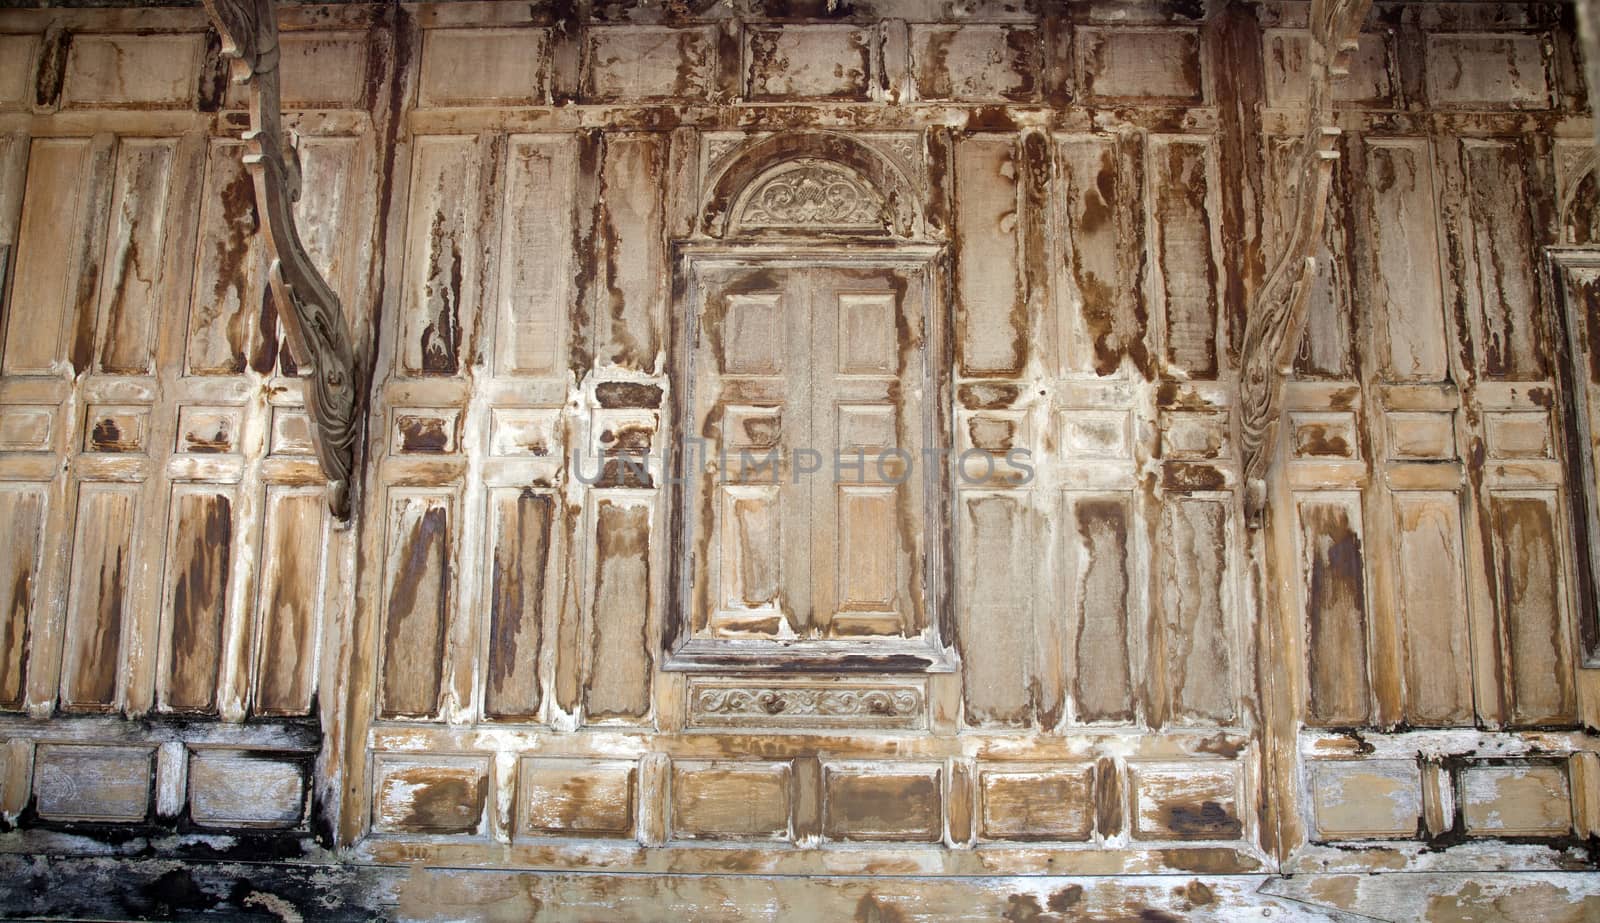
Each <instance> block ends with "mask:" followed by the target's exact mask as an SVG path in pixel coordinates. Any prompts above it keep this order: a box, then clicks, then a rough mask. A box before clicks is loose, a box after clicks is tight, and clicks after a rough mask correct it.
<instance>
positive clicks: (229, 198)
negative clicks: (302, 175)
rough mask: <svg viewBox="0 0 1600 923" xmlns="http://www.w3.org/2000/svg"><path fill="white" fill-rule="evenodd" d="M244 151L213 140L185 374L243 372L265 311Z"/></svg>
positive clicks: (252, 194)
mask: <svg viewBox="0 0 1600 923" xmlns="http://www.w3.org/2000/svg"><path fill="white" fill-rule="evenodd" d="M242 151H243V146H242V145H241V144H239V143H237V142H232V141H213V142H212V144H211V148H210V150H209V152H208V153H207V155H206V179H205V183H204V184H203V185H202V186H201V188H200V203H201V204H200V242H199V249H198V252H197V253H196V255H195V269H194V292H193V294H192V296H191V301H190V305H189V339H188V350H187V356H188V372H189V374H191V375H234V374H238V373H240V372H243V371H244V369H245V363H246V361H247V358H248V351H249V350H250V348H251V345H252V344H253V343H254V341H255V337H254V336H253V331H254V330H255V329H256V328H257V327H258V325H259V320H258V317H259V314H260V312H261V311H263V310H264V309H265V303H264V302H263V296H264V294H265V291H266V266H265V261H264V259H263V258H262V251H261V243H260V238H259V237H258V236H257V234H256V232H257V230H258V229H259V227H260V219H259V216H258V214H257V212H256V197H255V187H254V183H253V181H252V180H251V178H250V172H249V171H248V170H247V169H245V166H244V162H243V161H242V160H241V155H242Z"/></svg>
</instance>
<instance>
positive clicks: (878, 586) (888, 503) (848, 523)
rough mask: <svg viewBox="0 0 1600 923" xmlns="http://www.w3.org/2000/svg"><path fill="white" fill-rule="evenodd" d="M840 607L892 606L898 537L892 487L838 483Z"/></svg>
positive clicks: (880, 608) (869, 609) (863, 609)
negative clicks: (846, 485) (842, 485)
mask: <svg viewBox="0 0 1600 923" xmlns="http://www.w3.org/2000/svg"><path fill="white" fill-rule="evenodd" d="M838 490H839V538H840V542H839V565H838V566H839V584H838V585H839V608H840V609H842V610H847V611H858V612H891V611H893V610H894V609H895V601H896V600H895V586H896V584H897V583H898V582H899V580H898V576H899V572H898V564H899V561H898V557H899V554H898V552H899V548H900V543H899V541H898V534H897V531H896V530H897V529H898V527H899V516H898V507H897V504H896V503H895V495H896V493H897V488H894V487H840V488H838Z"/></svg>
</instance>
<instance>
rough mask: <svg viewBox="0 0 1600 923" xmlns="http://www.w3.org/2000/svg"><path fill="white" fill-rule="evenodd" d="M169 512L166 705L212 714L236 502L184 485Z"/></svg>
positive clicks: (206, 488)
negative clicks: (234, 504) (170, 523)
mask: <svg viewBox="0 0 1600 923" xmlns="http://www.w3.org/2000/svg"><path fill="white" fill-rule="evenodd" d="M170 510H171V512H170V513H169V516H170V519H171V522H172V526H171V528H170V529H169V531H168V542H167V583H166V587H167V590H166V593H165V603H166V605H165V607H164V608H165V609H166V627H167V637H166V638H164V639H163V643H164V646H165V647H166V652H165V653H166V656H165V658H164V660H165V667H166V669H165V671H164V673H165V675H164V676H163V680H164V682H163V683H162V689H161V705H162V706H163V707H165V708H168V709H171V710H174V711H199V712H205V711H211V710H212V709H213V708H214V706H215V705H216V692H217V678H218V665H219V662H220V660H221V654H222V627H223V618H224V617H225V615H226V611H227V605H228V577H229V574H230V568H231V560H232V556H233V547H234V536H233V501H232V498H231V496H230V495H229V492H227V491H224V490H219V489H217V488H215V487H210V486H188V485H179V486H177V487H175V488H174V490H173V497H172V505H171V507H170Z"/></svg>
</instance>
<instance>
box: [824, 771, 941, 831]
mask: <svg viewBox="0 0 1600 923" xmlns="http://www.w3.org/2000/svg"><path fill="white" fill-rule="evenodd" d="M942 775H943V774H942V773H941V772H940V771H939V769H938V768H937V767H932V766H930V767H926V768H919V769H917V770H909V769H895V770H890V771H885V770H878V769H869V768H866V767H861V766H855V765H843V766H841V765H829V766H825V767H823V833H824V835H825V836H827V838H828V839H830V840H863V841H874V840H888V841H897V840H899V841H912V842H921V843H932V842H937V841H938V840H939V839H940V837H941V834H942V827H943V823H942V820H943V818H942V814H943V811H942V804H943V799H942V797H941V792H940V789H941V787H942V782H941V777H942Z"/></svg>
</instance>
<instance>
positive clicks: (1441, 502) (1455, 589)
mask: <svg viewBox="0 0 1600 923" xmlns="http://www.w3.org/2000/svg"><path fill="white" fill-rule="evenodd" d="M1393 503H1394V513H1395V532H1394V535H1395V545H1396V547H1395V555H1396V561H1397V568H1398V572H1399V574H1400V579H1399V580H1398V581H1396V585H1397V590H1398V597H1399V600H1398V601H1399V608H1400V613H1399V615H1400V622H1401V631H1402V633H1403V634H1402V644H1403V646H1404V670H1405V706H1404V708H1405V720H1406V722H1407V723H1408V724H1413V725H1418V726H1448V725H1463V724H1471V723H1472V672H1471V670H1468V669H1465V668H1464V666H1465V665H1467V664H1470V663H1471V662H1472V650H1471V640H1470V638H1469V637H1468V631H1467V598H1466V587H1465V584H1464V582H1463V579H1464V570H1463V568H1464V567H1465V565H1466V559H1465V557H1464V556H1463V551H1462V545H1461V509H1460V501H1459V499H1458V498H1457V496H1456V495H1455V494H1454V493H1431V492H1417V493H1412V492H1409V491H1408V492H1403V493H1397V494H1395V496H1394V500H1393Z"/></svg>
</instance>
